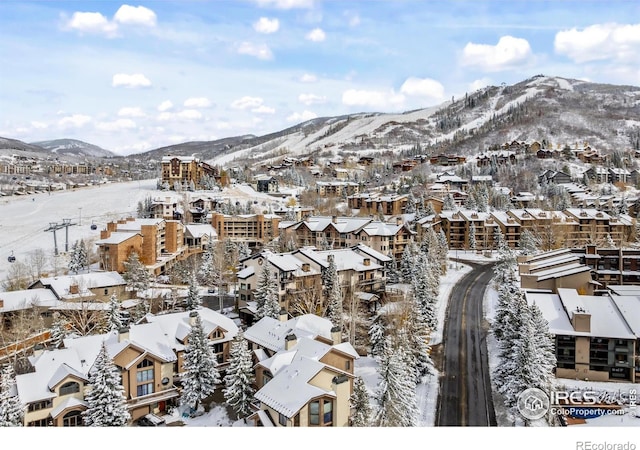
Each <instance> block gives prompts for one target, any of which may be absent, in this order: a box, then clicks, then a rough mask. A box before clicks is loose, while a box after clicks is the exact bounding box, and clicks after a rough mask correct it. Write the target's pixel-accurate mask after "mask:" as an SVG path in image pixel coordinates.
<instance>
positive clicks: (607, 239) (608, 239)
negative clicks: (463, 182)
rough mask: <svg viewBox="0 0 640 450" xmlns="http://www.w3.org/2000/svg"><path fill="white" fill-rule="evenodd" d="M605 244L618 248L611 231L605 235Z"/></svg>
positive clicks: (608, 246)
mask: <svg viewBox="0 0 640 450" xmlns="http://www.w3.org/2000/svg"><path fill="white" fill-rule="evenodd" d="M604 246H605V247H606V248H616V243H615V242H614V241H613V238H612V237H611V235H610V234H609V233H607V235H606V236H605V239H604Z"/></svg>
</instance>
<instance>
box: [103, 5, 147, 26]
mask: <svg viewBox="0 0 640 450" xmlns="http://www.w3.org/2000/svg"><path fill="white" fill-rule="evenodd" d="M113 20H114V21H116V22H118V23H122V24H126V25H142V26H146V27H155V26H156V20H157V17H156V13H154V12H153V11H152V10H150V9H149V8H145V7H144V6H129V5H122V6H121V7H120V8H119V9H118V11H116V14H115V16H113Z"/></svg>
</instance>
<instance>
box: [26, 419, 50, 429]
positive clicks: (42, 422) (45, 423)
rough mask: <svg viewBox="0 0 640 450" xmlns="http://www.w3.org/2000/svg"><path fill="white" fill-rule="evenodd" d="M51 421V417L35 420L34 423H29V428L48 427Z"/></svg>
mask: <svg viewBox="0 0 640 450" xmlns="http://www.w3.org/2000/svg"><path fill="white" fill-rule="evenodd" d="M50 420H51V418H50V417H47V418H46V419H40V420H34V421H33V422H29V423H27V426H28V427H48V426H49V421H50Z"/></svg>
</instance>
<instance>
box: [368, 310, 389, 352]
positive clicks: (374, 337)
mask: <svg viewBox="0 0 640 450" xmlns="http://www.w3.org/2000/svg"><path fill="white" fill-rule="evenodd" d="M368 334H369V344H371V356H373V357H378V356H381V355H382V350H383V348H384V340H385V329H384V325H383V323H382V319H381V317H380V316H378V317H377V318H375V319H374V320H373V321H372V322H371V325H370V326H369V333H368Z"/></svg>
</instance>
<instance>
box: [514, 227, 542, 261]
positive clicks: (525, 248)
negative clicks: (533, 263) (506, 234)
mask: <svg viewBox="0 0 640 450" xmlns="http://www.w3.org/2000/svg"><path fill="white" fill-rule="evenodd" d="M539 245H540V243H539V240H538V239H537V238H536V236H535V235H534V234H533V233H532V232H531V231H529V230H524V231H523V232H522V234H521V235H520V242H519V246H520V254H521V255H535V254H536V253H538V251H539V249H538V246H539Z"/></svg>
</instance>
